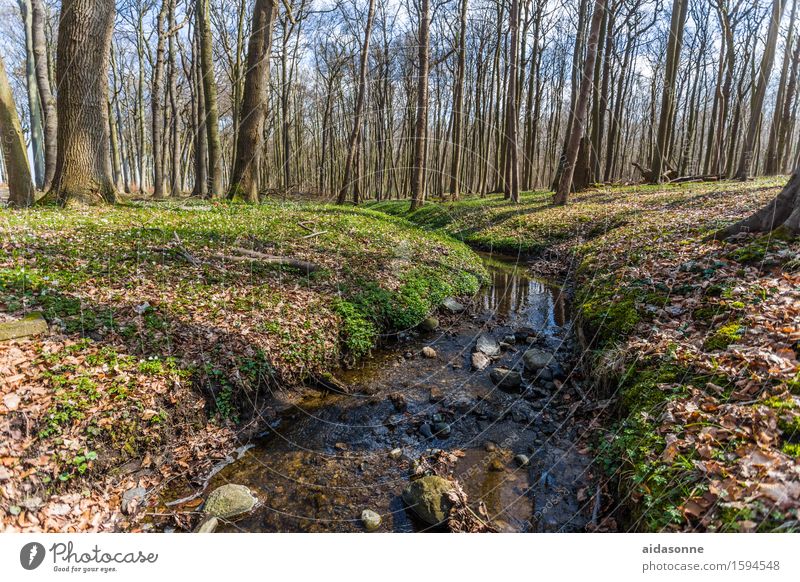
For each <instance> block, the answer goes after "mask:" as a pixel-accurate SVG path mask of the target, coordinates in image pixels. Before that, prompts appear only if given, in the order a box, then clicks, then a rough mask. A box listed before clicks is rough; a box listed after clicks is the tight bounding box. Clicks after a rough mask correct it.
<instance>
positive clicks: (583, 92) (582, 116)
mask: <svg viewBox="0 0 800 582" xmlns="http://www.w3.org/2000/svg"><path fill="white" fill-rule="evenodd" d="M605 8H606V0H595V3H594V12H593V14H592V22H591V25H590V29H589V41H588V45H587V47H586V60H585V62H584V64H583V78H582V79H581V89H580V94H579V95H578V100H577V101H576V103H575V112H574V114H573V116H572V118H573V123H572V131H571V132H570V136H569V143H568V144H567V149H566V152H565V153H564V163H563V170H562V172H561V178H560V179H559V181H558V189H557V190H556V194H555V196H554V198H553V204H558V205H563V204H566V203H567V199H568V197H569V193H570V190H571V189H572V177H573V175H574V173H575V163H576V162H577V160H578V150H579V149H580V147H581V138H582V137H583V134H584V130H585V126H586V114H587V113H588V109H589V95H590V94H591V92H592V83H593V82H594V79H593V76H594V63H595V58H596V57H597V43H598V42H599V37H600V25H601V24H602V22H603V15H604V13H605Z"/></svg>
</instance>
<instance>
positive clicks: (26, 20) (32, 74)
mask: <svg viewBox="0 0 800 582" xmlns="http://www.w3.org/2000/svg"><path fill="white" fill-rule="evenodd" d="M19 10H20V12H21V13H22V21H23V24H24V25H25V87H26V89H27V91H28V112H29V119H30V124H31V126H30V135H31V150H33V175H34V178H35V181H36V187H37V188H39V189H41V188H42V187H43V186H44V151H43V142H44V137H43V134H42V132H43V130H42V114H41V103H40V99H39V87H38V85H37V82H36V64H35V61H36V57H35V54H34V52H33V15H32V12H33V10H32V8H31V0H19Z"/></svg>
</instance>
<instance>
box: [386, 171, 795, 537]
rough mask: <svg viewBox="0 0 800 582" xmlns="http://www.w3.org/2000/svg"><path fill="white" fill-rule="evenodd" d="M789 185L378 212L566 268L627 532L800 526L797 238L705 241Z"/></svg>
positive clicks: (394, 207)
mask: <svg viewBox="0 0 800 582" xmlns="http://www.w3.org/2000/svg"><path fill="white" fill-rule="evenodd" d="M783 184H785V180H784V179H777V180H767V179H760V180H757V181H754V182H749V183H730V182H720V183H707V184H684V185H680V186H666V187H651V186H647V187H635V188H604V189H602V190H594V191H589V192H585V193H583V194H580V195H578V196H576V197H575V198H574V199H573V200H572V201H571V204H570V205H569V206H568V207H566V208H554V207H551V206H549V205H548V204H547V202H548V195H547V194H545V193H532V194H528V195H525V196H524V197H523V200H522V203H521V204H520V205H519V206H513V207H512V206H509V205H508V204H507V203H505V202H504V201H503V200H502V197H501V196H493V197H490V198H487V199H485V200H481V199H478V198H470V199H467V200H464V201H458V202H449V203H441V204H429V205H428V206H425V207H423V208H422V209H420V210H418V211H416V212H415V213H409V212H408V211H407V206H406V205H403V204H401V203H398V202H385V203H379V204H374V205H372V207H373V208H378V209H381V210H383V211H386V212H390V213H393V214H397V215H400V216H403V217H405V218H408V219H409V220H411V221H413V222H415V223H417V224H421V225H424V226H427V227H429V228H434V229H437V230H443V231H445V232H448V233H449V234H451V235H453V236H454V237H456V238H460V239H463V240H465V241H468V242H469V243H470V244H473V245H478V246H480V247H484V248H494V249H499V250H502V251H504V252H507V253H508V252H521V253H534V254H536V253H538V254H539V255H540V256H542V257H543V259H544V260H543V261H542V262H540V266H541V267H542V269H545V270H547V269H548V268H550V269H553V270H558V269H562V270H563V269H571V270H572V271H573V272H574V280H575V284H576V287H577V296H576V300H575V305H573V310H574V311H575V312H576V313H578V317H579V323H580V327H581V331H582V332H583V334H584V337H585V344H586V345H587V346H588V349H587V351H586V352H585V354H584V359H585V361H586V363H587V365H588V366H589V367H590V369H591V370H592V374H593V375H594V377H595V380H596V382H597V385H598V390H600V396H602V397H605V398H607V399H608V400H607V402H608V404H609V409H610V410H611V411H612V414H611V417H612V418H613V419H616V420H615V421H613V424H612V425H611V426H606V427H605V428H604V429H603V430H602V431H601V432H600V433H599V437H598V439H597V454H598V458H599V461H600V462H601V463H603V464H604V465H605V469H606V472H607V474H608V476H609V478H610V481H609V483H610V485H611V486H612V487H614V488H615V489H616V490H615V491H609V493H610V494H611V495H610V498H611V499H614V503H615V504H616V507H614V508H612V509H615V510H616V511H612V512H611V514H612V515H614V516H615V517H616V518H617V520H618V521H619V522H620V523H619V527H620V529H623V530H630V529H634V530H645V531H661V530H684V531H687V530H713V531H756V530H758V531H774V530H790V531H796V530H798V529H800V373H799V372H800V368H798V357H800V256H799V252H800V241H797V240H796V239H795V240H794V241H790V240H786V239H785V238H784V237H783V236H781V234H780V233H773V234H772V235H757V236H756V235H749V236H747V235H745V236H740V237H738V238H737V239H736V240H735V241H729V242H725V243H720V242H713V241H704V238H705V237H706V236H707V235H708V234H710V233H713V232H714V230H715V229H717V228H719V227H720V226H721V225H723V224H725V223H727V222H730V221H733V220H734V219H737V218H740V217H742V216H746V215H748V214H749V213H750V212H752V211H753V210H754V209H757V208H759V207H761V206H762V205H763V204H764V203H765V202H767V201H768V200H770V199H771V198H772V197H774V196H775V194H776V193H777V192H778V191H779V189H780V187H781V186H782V185H783Z"/></svg>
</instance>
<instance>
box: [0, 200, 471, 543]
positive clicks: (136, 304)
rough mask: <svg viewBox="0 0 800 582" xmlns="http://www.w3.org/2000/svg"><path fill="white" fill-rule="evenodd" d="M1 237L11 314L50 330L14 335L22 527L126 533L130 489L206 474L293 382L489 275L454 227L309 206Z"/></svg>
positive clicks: (4, 462) (16, 490)
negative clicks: (290, 262) (282, 260)
mask: <svg viewBox="0 0 800 582" xmlns="http://www.w3.org/2000/svg"><path fill="white" fill-rule="evenodd" d="M0 241H2V242H0V323H2V321H4V320H10V319H13V318H17V317H20V316H23V315H26V314H31V313H35V312H40V313H41V314H43V316H44V318H45V319H46V320H47V322H48V324H49V327H50V333H48V334H46V335H40V336H36V337H29V338H24V339H19V340H12V341H10V342H3V343H2V344H0V434H2V435H3V438H2V439H0V499H2V502H0V523H2V529H3V530H7V531H39V530H46V531H81V530H114V529H129V528H130V527H132V526H131V524H129V523H127V519H128V518H127V517H126V515H123V513H122V512H121V505H124V506H126V507H125V509H126V512H127V513H133V512H134V509H135V507H134V505H133V504H132V503H129V501H133V499H124V498H123V494H124V492H125V491H129V490H134V491H135V488H136V487H137V486H139V487H143V488H145V489H146V490H148V491H153V490H157V487H156V486H158V485H163V484H165V483H167V482H168V481H170V480H172V479H176V478H179V477H180V478H183V479H189V480H191V479H193V478H197V477H200V476H202V475H204V474H205V473H207V472H208V471H209V469H210V468H211V467H212V466H213V464H214V463H216V462H217V461H219V460H220V459H222V458H224V457H225V456H226V455H227V454H229V453H230V452H231V451H232V450H233V448H235V446H236V444H237V443H236V437H237V433H238V434H239V435H241V434H243V433H244V434H247V431H248V427H249V428H250V429H251V430H258V428H259V425H262V427H263V423H264V422H268V421H269V419H270V415H271V413H272V409H273V408H274V407H275V406H277V404H276V402H277V403H279V402H280V401H281V400H282V399H286V398H291V391H286V390H283V388H284V387H287V386H293V385H296V384H298V383H300V382H302V381H306V380H308V379H310V378H314V377H324V375H325V373H326V372H327V371H328V370H330V369H333V368H335V367H336V366H337V365H338V364H339V362H340V361H341V360H342V359H345V360H347V359H350V360H352V359H356V358H359V357H362V356H364V355H365V354H366V353H367V352H368V351H369V350H370V349H372V347H373V346H374V345H375V343H376V342H377V341H378V340H379V339H380V337H382V336H384V335H385V334H390V333H392V332H395V331H397V330H403V329H406V328H409V327H413V326H415V325H417V324H418V323H419V322H420V321H421V320H422V319H423V318H424V317H425V316H426V315H427V314H428V313H429V312H431V311H432V310H434V309H435V308H436V307H437V306H438V304H439V303H440V302H441V300H442V299H443V298H445V297H447V296H451V295H452V296H464V295H470V294H472V293H474V292H475V291H476V290H477V289H478V288H479V285H480V282H481V281H482V279H483V278H484V277H485V272H484V271H483V268H482V266H480V261H479V260H478V259H477V257H476V256H475V255H474V254H473V253H472V251H470V250H469V249H468V247H466V246H465V245H463V244H461V243H457V242H454V241H453V240H452V239H450V238H448V237H445V236H439V235H435V234H431V233H425V232H423V231H422V230H421V229H419V228H417V227H413V226H411V225H409V224H408V223H407V222H405V221H401V220H398V219H394V218H391V217H387V216H386V215H384V214H378V213H375V212H371V211H368V210H352V209H342V208H336V207H331V206H324V205H311V204H303V205H299V206H297V205H292V204H277V203H276V204H265V205H261V206H258V207H247V206H243V205H227V204H222V205H213V204H210V203H207V202H202V203H187V202H175V201H173V202H161V203H136V204H131V205H125V206H117V207H113V208H92V209H88V210H83V211H77V210H74V211H61V210H57V209H34V210H30V211H19V212H14V211H0ZM242 249H245V250H242ZM247 250H254V251H255V252H259V253H264V254H267V253H268V254H269V255H270V256H281V257H291V258H292V259H295V260H302V261H305V262H307V263H310V264H312V265H313V267H311V268H310V272H309V268H305V267H306V266H305V265H300V268H296V267H292V266H287V265H281V264H270V263H265V262H264V261H262V260H261V259H260V258H258V257H257V256H256V260H250V257H253V256H254V255H248V254H247V252H246V251H247ZM138 501H139V503H145V502H146V501H147V500H138Z"/></svg>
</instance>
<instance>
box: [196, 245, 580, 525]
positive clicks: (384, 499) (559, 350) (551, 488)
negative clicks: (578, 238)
mask: <svg viewBox="0 0 800 582" xmlns="http://www.w3.org/2000/svg"><path fill="white" fill-rule="evenodd" d="M483 259H484V261H485V264H486V266H487V269H488V270H489V272H490V273H491V284H490V285H487V286H486V287H485V288H484V289H483V290H482V291H481V293H480V294H479V295H478V296H477V297H476V298H475V299H474V301H473V305H471V306H470V308H469V309H468V310H466V311H465V312H463V313H459V314H452V315H446V316H441V317H440V318H439V319H440V326H439V328H438V330H437V331H435V332H429V333H421V334H416V333H415V334H411V336H412V337H410V338H409V339H407V340H406V341H401V342H398V343H395V344H393V345H392V346H391V347H390V348H387V349H384V350H381V351H379V352H377V353H375V354H374V356H373V357H372V358H370V359H369V360H368V361H367V362H366V363H365V364H364V365H363V367H360V368H358V369H355V370H347V371H342V372H341V373H339V374H338V375H337V377H338V378H339V379H340V380H341V381H343V382H344V383H345V384H346V385H347V386H348V387H349V389H350V392H351V393H350V394H346V395H345V394H337V393H328V394H322V393H320V392H318V391H310V392H309V394H308V395H306V396H305V397H304V398H303V399H302V401H301V402H300V403H299V404H298V405H297V406H295V407H293V408H292V409H291V410H290V411H289V412H288V413H286V414H284V415H283V416H282V417H281V420H280V422H278V423H274V425H273V428H272V429H271V430H270V431H269V432H268V433H267V434H266V435H265V436H263V437H262V438H260V439H259V440H257V441H255V443H254V445H255V446H253V447H252V448H250V449H249V450H248V451H247V452H245V453H244V454H243V455H242V457H241V458H240V459H239V460H237V461H235V462H234V463H232V464H230V465H228V466H227V467H225V468H224V469H222V470H221V471H220V472H218V473H217V474H216V475H215V476H214V477H213V478H212V479H211V481H210V483H209V485H208V489H207V491H211V490H212V489H213V488H215V487H217V486H219V485H222V484H224V483H240V484H243V485H246V486H248V487H250V489H251V490H252V491H253V492H254V493H255V494H256V496H257V497H258V498H259V500H260V504H259V506H258V507H257V509H256V510H255V511H254V512H252V513H251V514H249V515H247V516H245V517H243V518H241V519H238V520H236V521H235V522H233V523H227V524H224V525H222V526H221V527H220V528H219V529H220V530H221V531H259V532H262V531H263V532H286V531H297V532H322V531H338V532H341V531H363V526H362V524H361V521H360V515H361V511H362V510H364V509H372V510H373V511H376V512H378V513H379V514H380V515H381V516H382V518H383V525H382V526H381V531H396V532H408V531H419V530H421V529H424V527H423V526H422V524H419V523H417V522H416V521H415V519H414V518H413V516H411V515H409V513H408V512H407V511H406V509H405V508H404V506H403V502H402V500H401V497H400V494H401V492H402V490H403V488H404V487H405V486H406V485H407V484H408V482H409V481H408V477H409V469H410V466H411V463H412V460H413V459H415V458H418V457H419V456H420V455H422V454H424V453H425V451H426V450H429V449H436V448H439V449H445V450H459V451H463V456H462V457H461V458H460V460H459V463H458V465H457V466H456V470H455V477H457V478H458V480H459V482H460V483H461V484H462V487H463V488H464V490H465V491H466V492H467V494H468V496H469V500H470V503H474V504H476V506H477V503H478V502H479V501H483V503H484V504H485V507H486V509H487V511H488V514H489V517H490V518H491V520H492V523H493V524H494V525H495V527H497V528H498V529H499V530H500V531H582V530H583V528H584V526H585V525H586V523H587V520H588V514H590V513H591V508H590V507H587V506H588V505H590V503H589V501H587V499H589V498H590V497H591V492H590V491H589V489H590V483H591V475H590V470H589V469H590V458H589V457H588V456H587V455H585V454H582V453H581V451H582V450H583V447H582V445H581V443H580V434H581V423H580V421H579V420H577V419H575V417H574V416H573V414H574V413H575V411H576V409H577V408H578V407H577V403H578V402H579V399H580V396H578V395H579V394H580V395H582V392H581V390H580V388H577V389H576V388H574V386H575V385H576V384H578V385H579V384H580V379H579V378H577V377H576V376H575V375H574V374H570V367H571V366H570V363H571V362H572V361H573V360H574V358H575V350H576V343H575V339H574V338H573V336H572V333H571V331H570V314H569V309H568V302H567V300H566V298H565V294H564V293H563V292H562V290H561V289H560V288H558V287H555V286H552V285H549V284H547V283H545V282H543V281H540V280H537V279H534V278H531V277H530V275H529V274H528V270H527V268H526V267H525V265H518V264H517V263H516V261H515V260H514V259H513V258H509V257H500V256H497V255H488V254H487V255H483ZM482 334H485V335H486V336H488V337H489V338H492V339H494V340H497V341H498V342H504V343H505V344H507V345H504V346H503V351H502V353H501V354H500V356H499V357H498V358H496V359H495V361H494V362H493V363H492V365H491V366H489V367H488V368H487V369H485V370H483V371H474V370H473V369H472V366H471V354H472V352H473V351H474V350H475V345H476V339H477V338H478V337H479V336H480V335H482ZM515 334H516V337H515V339H514V340H512V338H511V337H509V336H512V335H515ZM526 336H528V337H526ZM425 346H430V347H432V348H433V349H434V350H436V357H435V358H427V357H423V355H421V353H420V352H421V350H422V348H423V347H425ZM530 347H536V348H538V349H542V350H546V351H550V352H555V354H556V358H557V359H558V361H559V366H557V367H560V368H562V370H560V371H558V373H557V375H558V376H560V377H561V379H562V380H565V381H564V383H563V385H562V384H561V382H560V381H559V380H558V379H557V378H540V379H538V380H534V381H533V382H532V383H531V386H529V387H528V388H527V390H525V391H524V392H523V393H522V394H520V393H509V392H505V391H503V390H500V389H498V388H497V387H495V386H494V385H493V383H492V381H491V379H490V370H491V369H492V368H493V367H496V366H503V367H506V368H514V369H521V367H522V362H521V358H522V354H523V353H524V352H525V350H526V349H528V348H530ZM562 371H563V374H561V372H562ZM548 376H549V374H548ZM431 433H435V434H431ZM396 449H401V451H402V455H400V456H398V454H397V451H396ZM393 450H394V451H395V453H394V454H391V455H390V452H391V451H393ZM520 454H522V455H525V456H527V457H528V458H529V459H530V464H529V465H527V466H520V459H519V458H516V459H515V456H516V455H520Z"/></svg>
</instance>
